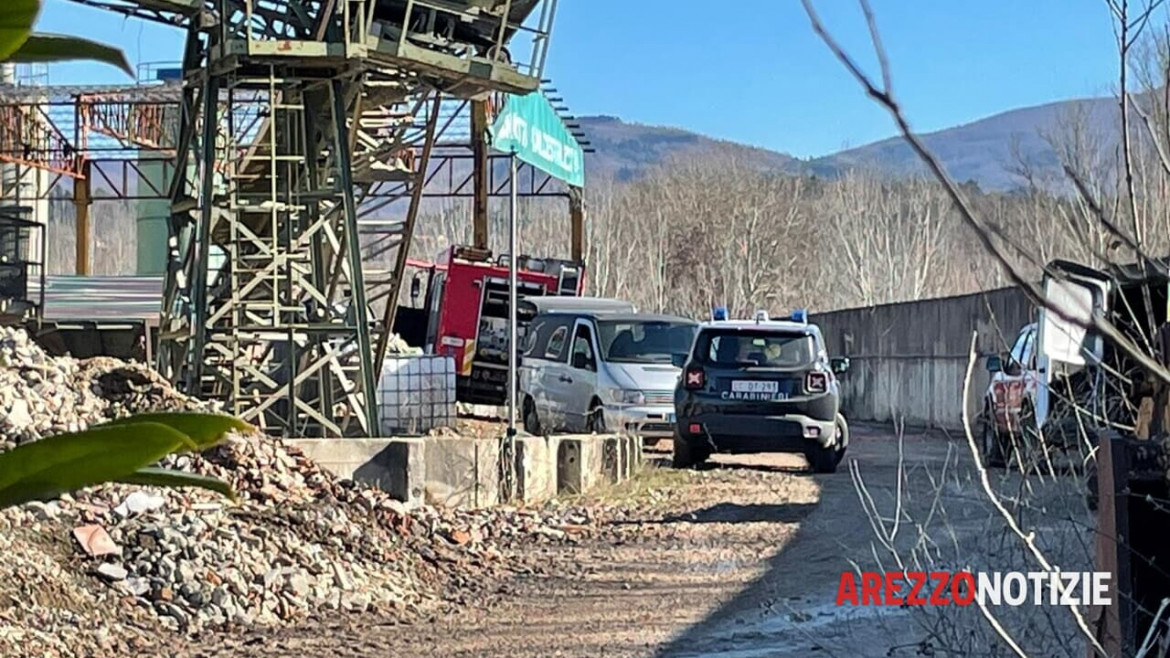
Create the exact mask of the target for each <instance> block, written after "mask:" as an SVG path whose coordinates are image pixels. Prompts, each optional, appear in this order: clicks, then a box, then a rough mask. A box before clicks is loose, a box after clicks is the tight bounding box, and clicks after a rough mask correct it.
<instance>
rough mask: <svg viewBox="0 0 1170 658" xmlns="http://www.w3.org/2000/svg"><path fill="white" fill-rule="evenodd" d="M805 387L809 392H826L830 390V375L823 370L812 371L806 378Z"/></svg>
mask: <svg viewBox="0 0 1170 658" xmlns="http://www.w3.org/2000/svg"><path fill="white" fill-rule="evenodd" d="M804 389H805V390H806V391H808V392H809V393H824V392H825V391H828V390H829V375H828V374H826V373H823V372H810V373H808V376H806V377H805V379H804Z"/></svg>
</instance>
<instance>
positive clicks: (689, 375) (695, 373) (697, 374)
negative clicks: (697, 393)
mask: <svg viewBox="0 0 1170 658" xmlns="http://www.w3.org/2000/svg"><path fill="white" fill-rule="evenodd" d="M706 385H707V373H705V372H703V369H702V368H688V369H687V371H686V372H684V373H683V387H684V388H686V389H688V390H692V391H693V390H695V389H699V388H703V387H704V386H706Z"/></svg>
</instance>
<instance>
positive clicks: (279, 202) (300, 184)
mask: <svg viewBox="0 0 1170 658" xmlns="http://www.w3.org/2000/svg"><path fill="white" fill-rule="evenodd" d="M74 1H77V2H82V3H83V4H89V5H93V6H98V7H102V8H104V9H110V10H114V11H119V12H122V13H126V14H128V15H132V16H137V17H140V18H145V19H148V20H154V21H160V22H164V23H167V24H171V25H176V26H181V27H183V28H185V29H186V33H187V39H186V41H187V46H186V49H185V53H184V61H183V62H182V78H181V81H179V82H159V83H155V84H144V85H142V84H140V85H135V86H125V87H72V88H65V87H47V88H46V87H0V162H9V163H16V164H19V165H21V166H27V167H32V168H36V169H42V170H46V171H49V172H51V176H52V184H51V185H50V187H51V188H53V187H55V186H56V185H58V184H62V183H68V182H70V181H71V182H72V184H73V195H72V196H73V200H74V203H75V205H76V206H77V209H78V231H79V238H80V239H79V241H78V259H79V273H86V270H85V269H84V268H85V267H86V263H88V257H89V256H88V244H84V243H87V242H88V240H87V236H88V213H87V210H88V207H89V205H90V204H92V203H93V202H94V201H99V200H102V199H115V198H116V199H135V198H138V199H150V198H159V197H162V198H168V199H169V200H170V202H171V208H172V216H171V219H170V221H169V232H170V245H169V252H170V253H169V266H168V270H167V274H166V277H165V281H164V299H163V313H162V319H161V323H160V334H159V336H160V343H159V350H158V363H157V365H158V366H159V368H160V371H161V372H162V373H163V374H164V375H166V376H167V377H169V378H170V379H172V380H173V381H175V382H176V383H177V384H179V385H180V386H181V387H182V388H183V389H184V390H185V391H187V392H188V393H191V394H194V395H197V396H199V397H201V398H204V399H218V400H222V401H224V402H226V403H227V404H228V408H229V410H230V411H232V412H233V413H235V414H237V415H239V416H241V417H243V418H245V419H247V420H249V421H251V422H253V423H255V424H257V425H260V426H262V427H265V428H266V429H268V430H269V431H270V432H272V433H274V434H282V435H290V436H369V435H372V434H374V433H376V432H377V428H376V426H377V420H376V403H375V400H374V396H375V391H374V382H375V379H376V376H377V373H376V372H375V365H374V364H377V363H380V362H381V360H382V357H383V355H384V354H385V351H386V346H387V342H388V338H389V333H390V331H391V329H392V324H393V316H394V314H393V310H394V308H395V304H393V303H390V301H391V300H396V299H397V298H398V294H399V291H400V289H401V285H402V281H403V278H404V271H405V267H406V260H407V257H408V255H409V254H408V248H409V245H410V242H411V237H412V233H413V228H414V224H415V222H416V219H417V216H418V212H419V207H420V205H421V202H422V200H423V199H426V198H433V197H468V198H475V199H476V200H477V205H478V202H479V200H480V199H486V198H487V197H488V196H503V195H506V194H507V189H508V182H507V180H499V176H498V172H497V171H496V169H497V167H493V166H492V165H493V164H496V162H497V160H499V158H495V157H487V158H482V159H481V158H478V157H477V154H476V144H477V139H475V138H474V136H473V134H472V133H473V131H472V130H471V129H470V128H467V134H466V135H464V134H463V133H462V132H461V131H462V130H464V128H463V127H464V126H465V125H472V124H474V122H473V121H471V120H470V119H471V116H472V115H473V114H474V113H473V111H472V108H473V106H485V105H490V99H491V98H492V97H493V96H494V95H498V94H500V93H526V92H529V91H533V90H535V89H537V88H538V87H539V85H540V83H541V73H542V68H543V62H544V58H545V57H546V54H547V47H548V40H549V36H550V32H551V26H552V21H553V17H554V16H555V9H556V0H491V1H488V2H485V1H483V0H476V2H454V1H451V0H441V1H440V0H377V1H376V2H375V0H322V1H320V2H317V1H316V0H314V1H312V2H309V1H299V0H132V1H131V0H74ZM487 5H493V7H494V12H493V11H492V10H491V9H488V10H487V11H484V7H485V6H487ZM387 10H389V11H390V12H391V13H390V14H386V11H387ZM395 11H397V12H398V13H399V14H400V16H399V19H398V22H397V23H396V22H395V20H394V14H393V12H395ZM461 14H462V15H461ZM530 15H531V16H534V17H536V16H538V17H539V18H538V21H537V23H536V25H535V26H534V27H529V26H527V25H526V19H528V18H529V16H530ZM451 17H456V18H458V19H459V20H457V21H454V22H452V21H451V20H447V19H450V18H451ZM452 26H457V27H458V30H462V32H456V31H454V30H455V27H452ZM467 26H471V27H470V28H468V27H467ZM468 29H471V30H473V31H472V32H468V31H467V30H468ZM475 30H478V32H475ZM521 33H524V34H527V35H528V36H529V38H530V40H531V45H532V51H533V56H532V58H531V60H530V61H529V62H527V63H517V62H514V61H513V59H512V55H511V53H509V52H508V50H507V47H506V46H507V45H508V44H509V42H510V40H511V39H512V38H513V37H514V36H516V35H517V34H521ZM461 39H462V41H461ZM478 141H482V130H481V131H480V138H479V140H478ZM142 149H145V150H149V151H151V152H152V154H153V155H154V156H157V157H158V158H160V159H162V160H163V162H164V163H165V166H166V170H167V172H168V174H169V176H170V179H171V182H170V185H169V187H168V189H165V190H162V189H157V188H158V187H159V186H152V185H151V183H150V181H149V180H148V179H147V177H145V176H143V175H141V171H140V170H139V167H140V165H139V164H138V163H136V162H134V161H133V158H135V157H137V156H138V154H139V152H140V150H142ZM485 161H486V162H485ZM465 163H466V165H465ZM485 164H486V168H485V167H484V165H485ZM131 179H135V182H136V184H131V183H130V180H131ZM95 182H98V183H99V184H98V185H96V186H95ZM518 182H521V184H522V188H521V189H520V194H521V195H522V196H545V197H563V198H566V199H569V200H570V208H571V209H572V208H573V207H574V202H573V200H574V199H578V200H579V199H580V196H581V195H580V194H579V191H576V190H570V189H567V188H565V187H563V186H561V185H560V184H559V183H556V182H555V181H553V180H552V179H551V178H550V177H548V176H545V175H543V174H541V173H539V172H536V171H535V170H531V169H530V168H525V175H524V176H523V178H521V179H518ZM143 183H145V185H143ZM45 194H47V192H45ZM396 202H401V203H402V204H406V205H407V206H408V208H407V210H406V212H405V215H404V216H400V217H397V218H396V219H394V220H385V219H378V218H377V211H378V209H380V208H382V207H383V206H385V205H387V204H390V203H396ZM576 207H577V208H578V214H583V206H582V205H581V204H580V203H579V202H578V203H577V204H576ZM578 224H579V222H578V220H577V219H576V218H575V219H574V222H573V226H574V231H575V232H576V231H577V229H578ZM83 231H84V232H83ZM363 234H365V235H363ZM369 236H374V237H373V240H374V242H373V245H374V246H373V247H371V242H370V241H369ZM477 236H478V230H477ZM363 240H366V241H365V242H363ZM579 242H580V241H579V240H578V239H577V237H576V236H574V250H575V251H576V250H577V248H578V246H579V244H578V243H579ZM387 254H392V255H393V262H394V267H393V269H391V270H388V271H387V270H386V269H385V268H384V267H383V268H382V269H381V270H377V271H375V269H374V268H372V266H371V264H370V262H368V261H372V260H377V259H376V258H371V255H376V256H379V257H383V258H384V257H385V256H386V255H387ZM363 261H367V262H363ZM379 302H384V303H379ZM377 307H381V313H379V314H377V316H375V314H374V309H375V308H377Z"/></svg>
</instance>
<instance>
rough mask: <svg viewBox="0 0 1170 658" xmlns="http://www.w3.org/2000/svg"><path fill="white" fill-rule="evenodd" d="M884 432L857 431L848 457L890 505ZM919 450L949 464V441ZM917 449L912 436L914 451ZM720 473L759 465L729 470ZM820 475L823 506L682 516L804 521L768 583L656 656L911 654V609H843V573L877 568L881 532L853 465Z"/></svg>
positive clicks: (776, 558) (918, 455) (768, 571)
mask: <svg viewBox="0 0 1170 658" xmlns="http://www.w3.org/2000/svg"><path fill="white" fill-rule="evenodd" d="M882 434H883V433H880V432H866V431H857V432H856V433H855V437H854V438H855V439H861V440H857V441H855V442H854V444H853V445H851V446H850V453H851V454H850V455H849V457H848V458H847V459H855V460H857V461H858V463H859V465H860V467H861V470H862V473H863V474H864V477H865V479H866V482H867V486H868V488H869V491H870V494H871V495H872V496H874V498H875V499H876V500H877V501H878V504H879V505H881V506H882V507H883V508H884V507H885V505H886V503H887V502H888V501H892V500H893V499H894V494H893V490H894V486H893V485H894V483H895V482H896V477H895V474H896V472H897V462H896V454H895V453H894V451H891V450H889V449H888V446H883V445H882V443H883V442H888V441H889V438H888V436H883V435H882ZM859 435H860V436H859ZM866 435H869V436H868V437H867V436H866ZM867 438H868V439H869V440H868V441H867V440H866V439H867ZM914 444H915V445H914V449H915V452H914V453H913V454H915V459H916V460H921V461H926V462H937V463H939V464H941V463H942V461H943V460H945V459H946V453H947V449H946V444H947V440H946V439H945V438H939V437H931V438H929V439H927V438H923V439H922V440H921V441H916V442H914ZM910 446H911V442H910V440H909V439H908V440H907V450H908V452H909V450H910ZM891 455H893V458H891ZM719 467H721V468H757V467H755V466H741V465H724V464H721V465H719ZM794 470H800V469H794ZM815 477H816V479H817V482H818V484H820V486H821V494H820V500H819V501H818V502H817V503H816V504H815V505H796V506H786V505H753V506H737V505H720V504H716V505H713V506H712V507H709V508H706V509H704V510H702V511H700V512H697V513H695V516H696V517H697V518H695V519H687V518H679V519H678V520H679V521H690V522H704V521H707V522H722V523H727V522H736V521H744V522H747V521H751V520H757V521H775V522H777V523H793V522H800V529H799V530H798V532H797V534H796V536H795V537H794V538H793V539H792V540H791V542H790V543H788V545H787V546H786V547H785V548H784V549H783V550H781V551H780V552H779V553H777V554H775V555H773V556H772V557H771V558H769V559H768V562H767V566H766V568H765V571H764V574H763V575H762V576H761V577H760V578H758V579H757V580H756V581H755V582H753V583H752V584H750V585H749V586H748V587H746V588H744V589H743V590H742V591H741V592H739V593H738V594H737V595H736V596H735V597H733V598H732V599H730V600H728V601H726V602H725V603H724V604H723V605H721V606H720V607H719V608H718V609H716V610H714V611H713V612H711V613H710V614H709V615H708V616H707V617H706V618H704V619H703V620H702V621H700V622H699V623H697V624H694V625H692V626H691V627H689V628H687V629H685V630H684V631H682V632H681V633H679V634H678V635H676V636H675V637H674V638H673V639H672V640H671V641H669V642H667V643H665V644H663V645H661V646H660V647H659V648H658V650H657V651H656V653H655V654H654V655H655V656H657V657H660V658H668V657H669V658H682V657H690V656H716V657H717V656H726V657H728V658H730V657H731V656H735V658H757V657H759V658H763V657H764V656H777V657H780V656H792V657H795V656H817V655H821V656H838V655H839V656H902V655H909V654H903V653H901V652H900V650H899V649H896V648H894V647H895V646H896V645H898V644H902V645H904V644H905V643H906V642H912V641H913V639H914V638H913V637H908V635H910V634H911V628H910V627H909V625H908V617H907V616H906V615H905V614H904V613H900V612H899V611H897V610H892V611H891V610H890V609H886V608H876V607H871V608H867V609H860V608H859V609H849V608H840V607H837V606H836V605H835V597H836V588H837V585H838V583H839V582H840V577H841V573H842V572H844V571H851V570H852V569H853V566H852V564H851V561H854V562H856V563H858V564H861V565H863V567H864V568H872V565H873V553H872V549H871V544H872V540H873V530H872V527H871V525H870V523H869V520H868V518H867V517H866V515H865V513H864V512H863V510H862V508H861V506H860V504H859V502H858V496H857V492H856V491H855V489H854V486H853V482H852V479H851V477H850V474H849V472H848V468H847V464H846V463H842V465H841V469H840V471H839V472H838V473H835V474H832V475H817V476H815ZM805 508H809V509H805ZM684 517H685V515H684ZM899 635H900V637H899Z"/></svg>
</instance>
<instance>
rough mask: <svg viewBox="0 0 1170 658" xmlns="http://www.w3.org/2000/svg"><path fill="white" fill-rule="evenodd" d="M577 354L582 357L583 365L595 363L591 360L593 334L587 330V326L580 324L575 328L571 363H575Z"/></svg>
mask: <svg viewBox="0 0 1170 658" xmlns="http://www.w3.org/2000/svg"><path fill="white" fill-rule="evenodd" d="M578 354H579V355H581V356H583V357H584V361H585V363H590V364H592V363H595V360H594V358H593V332H592V331H590V330H589V325H585V324H582V325H578V326H577V333H576V335H574V336H573V359H572V361H571V363H576V362H577V360H578V359H577V355H578ZM591 369H595V368H591Z"/></svg>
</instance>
